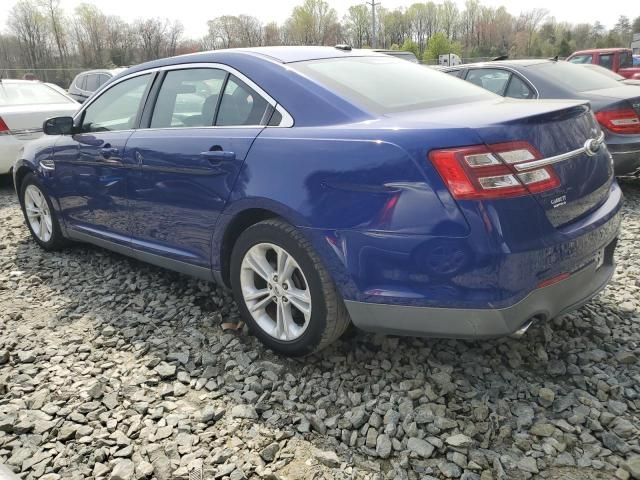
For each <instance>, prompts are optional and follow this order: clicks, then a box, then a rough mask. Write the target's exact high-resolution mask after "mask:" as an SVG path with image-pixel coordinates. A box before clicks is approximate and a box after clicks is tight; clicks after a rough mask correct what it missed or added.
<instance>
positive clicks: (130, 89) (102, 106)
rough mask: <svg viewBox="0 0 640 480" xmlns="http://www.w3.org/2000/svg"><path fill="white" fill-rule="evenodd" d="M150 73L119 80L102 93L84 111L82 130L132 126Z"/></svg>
mask: <svg viewBox="0 0 640 480" xmlns="http://www.w3.org/2000/svg"><path fill="white" fill-rule="evenodd" d="M150 80H151V74H145V75H140V76H138V77H134V78H131V79H129V80H125V81H123V82H120V83H118V84H116V85H114V86H113V87H111V88H109V89H107V90H106V91H105V92H104V93H102V94H101V95H100V96H99V97H98V98H97V99H96V100H95V101H94V102H93V103H92V104H91V105H89V107H88V108H87V109H86V110H85V111H84V119H83V121H82V131H83V132H108V131H113V130H128V129H130V128H133V126H134V122H135V119H136V116H137V114H138V107H139V106H140V101H141V100H142V97H143V95H144V93H145V90H146V88H147V85H148V84H149V81H150Z"/></svg>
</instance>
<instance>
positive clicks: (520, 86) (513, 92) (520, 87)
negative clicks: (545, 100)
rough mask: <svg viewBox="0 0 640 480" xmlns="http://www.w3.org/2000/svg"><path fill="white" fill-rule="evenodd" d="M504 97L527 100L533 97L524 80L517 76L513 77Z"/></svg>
mask: <svg viewBox="0 0 640 480" xmlns="http://www.w3.org/2000/svg"><path fill="white" fill-rule="evenodd" d="M505 97H509V98H520V99H525V100H528V99H530V98H533V97H534V93H533V91H532V90H531V88H529V85H527V84H526V83H525V82H524V80H522V79H521V78H520V77H519V76H517V75H513V76H512V77H511V81H510V82H509V86H508V87H507V91H506V93H505Z"/></svg>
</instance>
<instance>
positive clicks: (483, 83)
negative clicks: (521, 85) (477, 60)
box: [467, 68, 511, 95]
mask: <svg viewBox="0 0 640 480" xmlns="http://www.w3.org/2000/svg"><path fill="white" fill-rule="evenodd" d="M510 76H511V74H510V73H509V72H507V71H506V70H498V69H494V68H478V69H472V70H469V73H467V82H471V83H473V84H475V85H478V86H479V87H482V88H485V89H487V90H489V91H490V92H493V93H497V94H498V95H502V94H504V90H505V88H506V87H507V82H508V81H509V77H510Z"/></svg>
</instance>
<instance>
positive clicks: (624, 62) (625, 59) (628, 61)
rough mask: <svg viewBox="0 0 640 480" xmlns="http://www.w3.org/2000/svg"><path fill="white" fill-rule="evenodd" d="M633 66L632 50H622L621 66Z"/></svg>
mask: <svg viewBox="0 0 640 480" xmlns="http://www.w3.org/2000/svg"><path fill="white" fill-rule="evenodd" d="M631 67H633V55H632V54H631V52H622V53H621V54H620V68H631Z"/></svg>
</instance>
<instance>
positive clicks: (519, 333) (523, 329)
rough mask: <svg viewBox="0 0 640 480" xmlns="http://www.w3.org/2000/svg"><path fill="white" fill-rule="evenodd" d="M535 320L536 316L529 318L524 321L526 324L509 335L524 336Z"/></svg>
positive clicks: (513, 336) (514, 336)
mask: <svg viewBox="0 0 640 480" xmlns="http://www.w3.org/2000/svg"><path fill="white" fill-rule="evenodd" d="M534 320H535V317H533V318H530V319H529V320H527V321H526V322H525V323H524V325H522V326H521V327H520V328H519V329H518V330H516V331H515V332H513V333H512V334H511V335H509V337H511V338H522V337H523V336H524V334H525V333H527V330H529V327H530V326H531V325H532V324H533V321H534Z"/></svg>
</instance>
